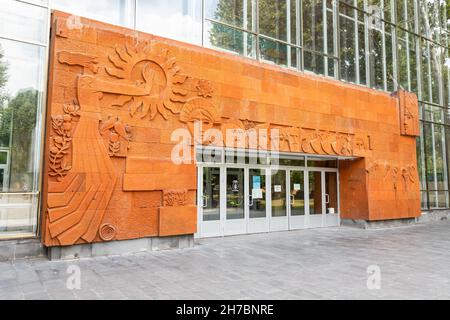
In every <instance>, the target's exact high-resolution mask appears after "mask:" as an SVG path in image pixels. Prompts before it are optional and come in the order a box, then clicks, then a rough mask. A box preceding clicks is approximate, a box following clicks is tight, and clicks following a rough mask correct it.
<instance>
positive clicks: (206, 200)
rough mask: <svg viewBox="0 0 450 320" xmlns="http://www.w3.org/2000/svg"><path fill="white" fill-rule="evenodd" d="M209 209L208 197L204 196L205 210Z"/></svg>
mask: <svg viewBox="0 0 450 320" xmlns="http://www.w3.org/2000/svg"><path fill="white" fill-rule="evenodd" d="M207 207H208V196H203V208H207Z"/></svg>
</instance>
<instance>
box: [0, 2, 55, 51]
mask: <svg viewBox="0 0 450 320" xmlns="http://www.w3.org/2000/svg"><path fill="white" fill-rule="evenodd" d="M47 20H48V13H47V9H45V8H41V7H38V6H34V5H30V4H26V3H23V2H18V1H13V0H3V1H2V5H1V8H0V36H2V37H7V38H16V39H19V40H24V41H32V42H38V43H42V44H45V43H46V42H47V40H46V37H47Z"/></svg>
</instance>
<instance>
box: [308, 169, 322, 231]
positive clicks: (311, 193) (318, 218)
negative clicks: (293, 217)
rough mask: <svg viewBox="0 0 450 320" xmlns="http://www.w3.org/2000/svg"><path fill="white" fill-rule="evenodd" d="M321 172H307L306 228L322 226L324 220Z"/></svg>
mask: <svg viewBox="0 0 450 320" xmlns="http://www.w3.org/2000/svg"><path fill="white" fill-rule="evenodd" d="M323 190H324V188H323V171H319V170H317V171H314V170H309V171H308V213H309V215H308V222H307V224H308V227H309V228H318V227H322V226H323V220H324V214H323V213H324V202H325V201H324V198H325V195H324V192H323Z"/></svg>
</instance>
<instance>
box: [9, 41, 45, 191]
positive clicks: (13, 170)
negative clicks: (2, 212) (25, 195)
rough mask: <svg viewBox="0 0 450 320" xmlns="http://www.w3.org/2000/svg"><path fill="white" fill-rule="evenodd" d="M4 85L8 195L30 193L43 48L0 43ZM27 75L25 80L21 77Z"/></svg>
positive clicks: (33, 168)
mask: <svg viewBox="0 0 450 320" xmlns="http://www.w3.org/2000/svg"><path fill="white" fill-rule="evenodd" d="M0 47H1V48H2V49H1V50H2V52H3V54H2V59H1V60H0V64H3V66H6V68H4V69H3V73H4V79H6V81H4V82H3V83H2V84H1V85H2V89H1V92H2V93H1V97H0V99H1V101H2V103H1V109H0V148H2V149H3V150H5V149H6V150H9V152H10V158H11V159H10V163H11V165H10V168H9V187H8V191H10V192H31V191H33V190H36V187H37V186H36V185H35V180H36V179H35V176H36V172H35V162H36V161H35V156H36V154H37V150H35V147H36V145H37V143H38V141H37V140H36V139H37V137H38V136H39V135H38V133H37V132H36V128H37V118H38V114H39V112H40V100H41V95H42V87H43V83H42V78H43V76H44V75H43V65H42V61H43V57H44V54H45V50H44V48H41V47H38V46H33V45H28V44H24V43H19V42H15V41H10V40H2V41H0ZM24 74H26V75H27V77H23V75H24Z"/></svg>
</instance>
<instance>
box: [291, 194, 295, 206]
mask: <svg viewBox="0 0 450 320" xmlns="http://www.w3.org/2000/svg"><path fill="white" fill-rule="evenodd" d="M294 204H295V196H294V195H293V194H291V205H292V206H293V205H294Z"/></svg>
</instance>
